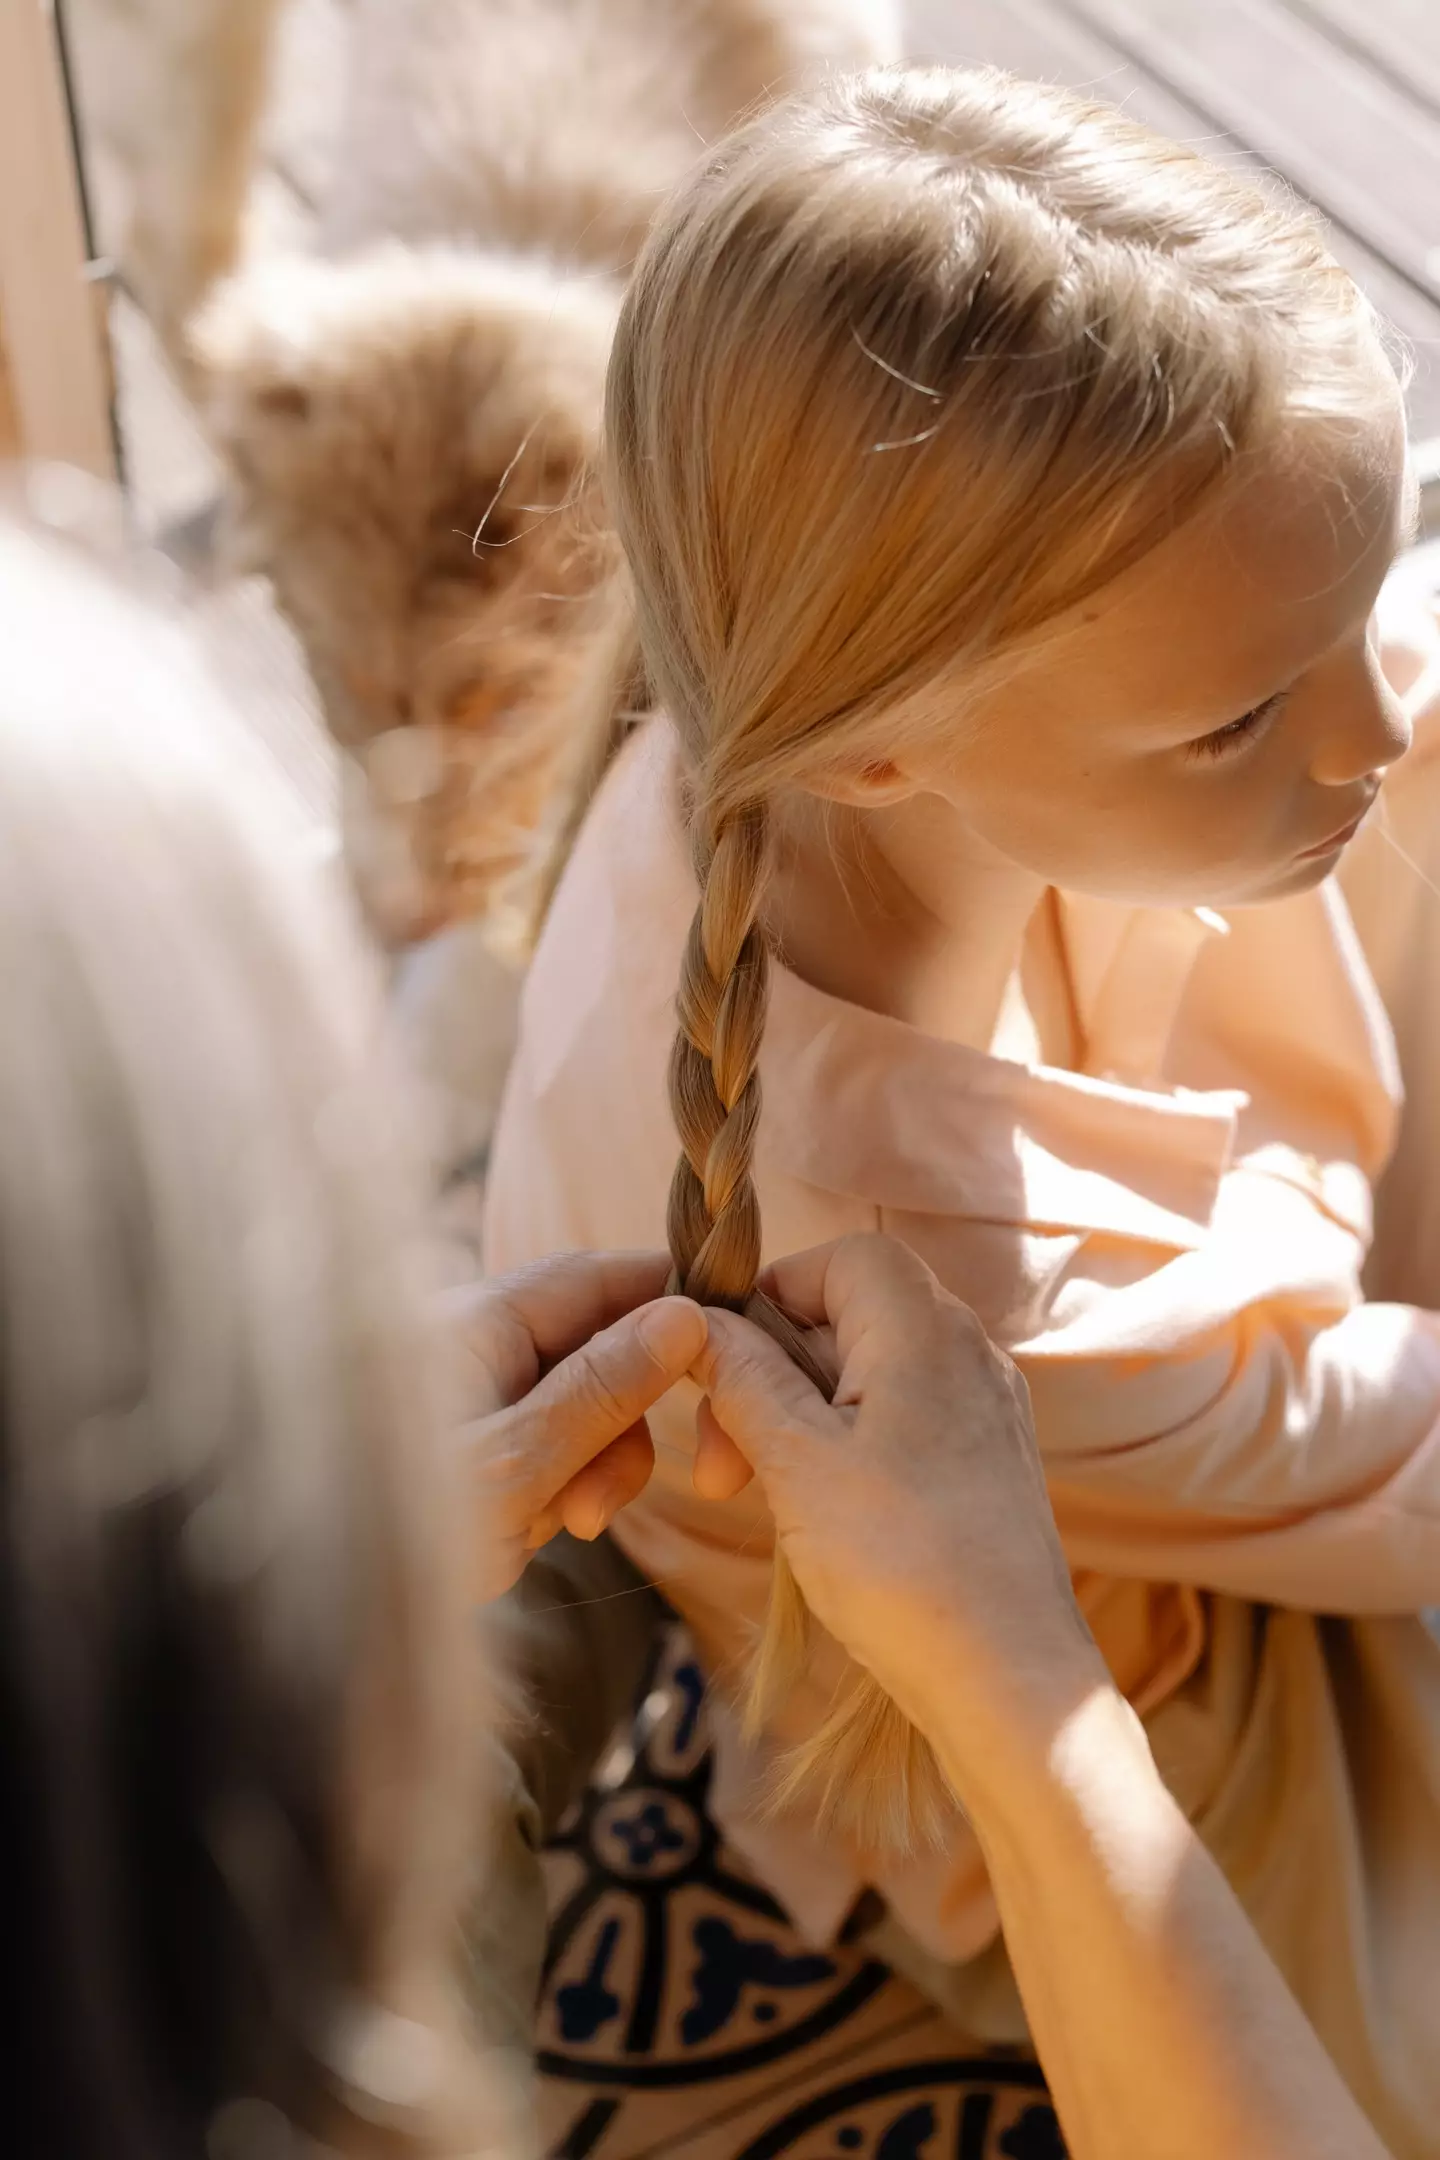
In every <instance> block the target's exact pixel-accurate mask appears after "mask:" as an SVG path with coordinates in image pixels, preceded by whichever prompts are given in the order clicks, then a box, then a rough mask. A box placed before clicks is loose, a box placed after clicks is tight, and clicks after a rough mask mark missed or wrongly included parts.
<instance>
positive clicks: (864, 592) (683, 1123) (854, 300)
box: [606, 69, 1376, 1842]
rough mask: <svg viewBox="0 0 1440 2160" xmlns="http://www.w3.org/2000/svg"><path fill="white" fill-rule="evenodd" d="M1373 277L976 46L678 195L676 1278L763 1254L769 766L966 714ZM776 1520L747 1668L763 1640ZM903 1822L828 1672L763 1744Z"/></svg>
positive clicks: (847, 97) (1330, 341)
mask: <svg viewBox="0 0 1440 2160" xmlns="http://www.w3.org/2000/svg"><path fill="white" fill-rule="evenodd" d="M1375 339H1376V325H1375V321H1374V317H1373V315H1372V313H1371V311H1370V309H1369V308H1368V306H1367V305H1366V303H1365V302H1364V301H1363V300H1362V299H1361V297H1360V296H1359V294H1358V293H1357V291H1356V289H1355V287H1354V285H1353V284H1352V282H1351V281H1350V279H1349V278H1348V277H1347V276H1346V275H1345V274H1344V273H1343V272H1342V271H1341V270H1340V269H1339V267H1338V266H1337V265H1336V264H1335V262H1334V261H1333V260H1332V258H1331V257H1330V255H1329V254H1328V253H1327V251H1326V248H1325V245H1324V242H1323V238H1322V236H1321V233H1320V231H1319V229H1318V228H1317V226H1316V224H1315V223H1314V222H1313V221H1312V220H1311V218H1309V217H1308V216H1307V215H1305V214H1304V213H1302V212H1301V211H1299V210H1298V209H1297V208H1296V207H1295V206H1294V205H1292V204H1290V203H1288V202H1286V201H1282V200H1278V199H1273V198H1271V197H1268V196H1267V195H1265V194H1262V193H1261V192H1260V190H1259V189H1257V187H1256V186H1255V185H1254V184H1253V183H1251V182H1250V181H1248V180H1244V179H1242V178H1240V177H1238V176H1236V175H1234V174H1231V173H1228V172H1225V171H1223V170H1221V169H1219V168H1216V167H1214V166H1211V165H1209V164H1207V163H1206V162H1205V161H1204V160H1203V159H1201V158H1200V157H1198V156H1196V155H1194V154H1193V153H1192V152H1190V151H1188V150H1185V149H1182V148H1180V147H1178V146H1177V145H1175V144H1173V143H1168V142H1165V141H1163V140H1161V139H1160V138H1158V137H1156V136H1154V135H1152V134H1150V133H1149V132H1147V131H1146V130H1145V129H1143V128H1141V127H1138V126H1136V125H1134V124H1132V123H1131V122H1129V121H1128V120H1126V119H1124V118H1123V117H1122V116H1121V115H1120V114H1119V113H1118V112H1117V111H1115V110H1113V109H1111V108H1110V107H1107V106H1104V105H1099V104H1092V103H1089V102H1087V101H1086V100H1084V99H1082V98H1080V97H1077V96H1073V95H1071V94H1069V93H1068V92H1066V91H1063V90H1059V89H1053V88H1048V87H1042V86H1039V85H1036V84H1029V83H1022V82H1017V81H1015V80H1013V79H1011V78H1010V77H1008V76H1005V75H1003V74H1000V73H998V72H995V71H991V70H981V71H974V72H968V71H967V72H952V71H949V70H943V69H921V70H901V69H893V70H892V69H887V70H880V71H875V72H872V73H868V74H863V75H858V76H853V77H849V78H843V79H837V80H836V81H834V82H832V83H831V84H830V85H829V86H828V87H827V88H826V89H824V90H823V91H822V92H821V93H820V94H818V95H816V96H814V97H810V98H798V99H794V100H791V101H790V102H788V103H787V104H784V105H782V106H779V107H777V108H775V109H774V110H772V111H771V112H769V113H767V114H766V115H764V116H763V117H761V118H759V119H757V120H754V121H752V122H751V123H750V124H749V125H747V126H746V127H744V128H742V129H741V130H740V131H739V132H737V133H736V134H735V135H734V136H732V137H731V138H730V139H729V141H727V142H726V143H724V144H723V145H722V146H721V147H720V148H719V149H718V150H717V151H716V152H715V153H714V154H713V155H712V156H711V157H710V158H709V159H708V160H707V161H706V162H705V163H704V165H703V166H702V167H701V168H700V170H699V171H698V172H697V174H696V175H695V177H694V179H693V180H692V181H691V182H690V183H689V184H687V185H686V186H685V187H684V188H683V189H682V190H681V191H680V193H679V194H678V196H677V197H676V198H675V199H674V200H673V201H672V202H671V204H670V205H669V207H668V209H667V211H666V212H664V213H663V214H662V216H661V218H660V220H659V223H658V225H657V227H656V229H655V230H654V232H653V233H652V236H651V238H650V240H649V242H648V244H647V246H646V248H645V250H644V252H643V254H642V256H641V258H640V261H639V263H638V265H637V268H636V272H635V276H634V280H633V283H632V285H631V288H630V291H629V294H628V296H627V298H626V300H625V303H624V306H623V309H622V311H621V315H620V320H619V326H618V330H617V335H616V339H615V345H614V349H613V353H612V358H611V364H610V372H609V381H608V392H607V412H606V432H607V451H608V488H609V502H610V507H611V510H612V512H613V515H614V518H615V521H616V524H617V527H618V530H619V533H620V537H621V540H622V542H623V544H624V547H625V551H626V554H627V557H628V560H629V564H630V569H631V574H632V578H633V583H634V591H635V600H636V607H637V611H638V623H639V631H640V638H641V644H642V649H643V654H644V660H645V666H646V669H647V674H648V677H649V680H650V683H651V685H652V688H653V691H654V694H655V697H656V700H657V702H658V703H659V704H660V705H661V706H662V707H663V708H664V710H665V711H666V712H667V713H668V714H669V716H670V718H671V719H672V720H673V722H674V724H675V726H676V728H677V729H678V731H679V735H680V739H681V742H682V745H683V747H684V750H685V753H686V757H687V763H688V769H689V776H690V801H689V818H690V827H691V835H692V847H693V854H694V862H695V870H696V875H697V878H698V880H699V885H700V899H699V905H698V907H697V909H696V913H695V918H694V922H693V924H692V927H691V932H690V937H689V942H688V944H687V946H686V950H685V956H684V962H683V966H682V970H681V979H680V988H679V999H678V1020H679V1025H678V1029H677V1033H676V1037H675V1046H674V1055H673V1060H672V1064H671V1069H670V1099H671V1104H672V1107H673V1111H674V1116H675V1122H676V1125H677V1128H678V1130H679V1134H680V1140H681V1149H682V1152H681V1156H680V1160H679V1163H678V1165H677V1168H676V1172H675V1179H674V1184H673V1187H672V1192H671V1199H670V1213H669V1233H670V1242H671V1248H672V1252H673V1255H674V1262H675V1276H676V1281H677V1284H678V1285H679V1287H681V1288H683V1289H684V1290H685V1291H687V1292H688V1293H689V1294H690V1295H691V1296H693V1297H698V1298H701V1299H705V1300H711V1301H715V1302H719V1303H723V1304H727V1305H730V1306H733V1307H736V1308H738V1309H742V1310H744V1311H746V1312H748V1313H750V1314H751V1315H752V1316H753V1317H754V1318H756V1319H757V1320H758V1321H760V1322H761V1324H762V1325H765V1326H767V1327H769V1328H771V1329H772V1330H774V1331H776V1332H780V1333H782V1334H785V1335H786V1337H787V1339H790V1340H793V1331H790V1330H788V1327H787V1325H786V1323H784V1321H783V1316H780V1315H777V1314H776V1312H775V1310H774V1308H773V1307H772V1306H771V1305H770V1304H769V1303H768V1302H767V1301H766V1300H765V1299H764V1298H763V1297H761V1296H760V1295H758V1294H757V1292H756V1288H755V1284H756V1276H757V1272H758V1270H759V1266H760V1258H761V1229H760V1213H759V1206H758V1202H757V1198H756V1190H755V1181H754V1175H753V1168H752V1162H753V1153H754V1146H755V1136H756V1128H757V1122H758V1119H759V1114H760V1090H759V1081H758V1078H757V1064H758V1059H759V1054H760V1046H761V1035H762V1030H763V1025H764V1016H765V1008H766V976H767V967H768V958H769V955H768V944H767V938H766V934H765V931H764V927H763V911H764V905H765V894H766V885H767V878H768V873H769V868H770V858H771V844H772V843H771V829H770V828H771V820H770V813H769V805H770V803H771V801H772V799H773V798H774V797H775V796H776V795H777V793H779V792H780V791H782V790H786V789H795V788H799V789H804V788H807V787H811V788H814V787H820V788H823V787H824V785H825V782H826V780H827V778H828V777H830V776H832V775H834V774H835V773H836V771H837V769H838V768H839V767H840V766H841V765H842V761H844V760H846V759H848V760H850V761H851V763H852V766H853V764H854V762H856V761H857V760H863V759H864V757H865V756H866V755H867V754H868V755H870V756H872V757H874V758H877V759H878V758H881V757H888V756H891V755H892V754H893V750H894V746H895V745H896V743H897V742H898V741H900V740H903V739H905V738H906V736H907V735H908V736H909V737H911V738H913V736H914V735H915V734H916V733H917V732H918V731H919V730H921V729H929V730H932V731H933V730H934V729H935V727H936V726H937V725H938V724H940V723H939V719H938V715H939V714H941V713H944V714H945V715H946V720H945V723H944V724H947V725H950V726H954V725H956V724H963V718H964V713H965V708H966V700H967V698H970V697H973V696H974V695H975V693H976V692H977V690H979V689H980V688H981V687H983V685H984V684H985V682H986V681H987V679H988V678H989V676H990V675H991V674H992V672H993V671H994V670H996V669H998V668H1001V667H1004V666H1005V665H1006V664H1007V662H1012V663H1013V660H1014V657H1015V656H1016V655H1017V654H1018V653H1020V652H1022V651H1023V650H1024V649H1025V648H1026V647H1027V646H1029V645H1032V644H1033V643H1034V641H1035V640H1037V639H1038V638H1039V637H1041V636H1042V635H1043V633H1044V630H1045V626H1046V625H1047V623H1049V622H1051V621H1052V620H1053V619H1054V618H1055V617H1056V616H1058V615H1059V614H1060V613H1061V612H1062V611H1063V610H1065V609H1067V608H1069V607H1072V606H1073V605H1074V604H1076V603H1077V602H1078V601H1079V600H1081V599H1082V598H1084V597H1085V596H1086V595H1088V594H1090V593H1093V592H1095V591H1097V590H1098V589H1099V588H1100V587H1102V586H1103V585H1105V584H1106V583H1107V582H1108V581H1109V580H1111V579H1112V578H1114V577H1115V576H1116V574H1117V573H1118V572H1119V571H1120V570H1121V569H1122V568H1123V567H1124V566H1125V565H1126V564H1127V563H1128V562H1131V561H1134V560H1136V559H1138V558H1139V556H1140V555H1142V554H1143V553H1144V552H1145V551H1146V550H1147V549H1149V548H1150V547H1151V546H1153V545H1154V543H1155V542H1156V540H1157V539H1158V538H1159V537H1160V536H1161V534H1162V533H1164V532H1165V531H1167V530H1171V529H1173V527H1174V526H1175V524H1176V523H1177V522H1178V521H1180V520H1181V519H1182V518H1184V517H1185V516H1187V515H1189V514H1191V513H1192V512H1193V510H1194V509H1195V508H1196V507H1197V506H1198V505H1199V503H1200V502H1201V500H1202V499H1203V498H1205V497H1206V496H1207V495H1208V494H1210V493H1211V492H1212V491H1213V490H1214V489H1215V488H1216V487H1217V486H1218V485H1219V484H1220V483H1221V482H1222V481H1223V479H1224V477H1225V475H1226V474H1227V472H1229V471H1230V470H1231V468H1232V467H1233V465H1234V463H1235V461H1236V460H1237V459H1238V458H1240V457H1241V456H1242V455H1244V454H1245V453H1246V452H1247V451H1248V450H1250V449H1252V448H1253V447H1255V446H1257V445H1262V444H1264V443H1266V442H1267V441H1270V440H1273V439H1274V438H1275V435H1276V431H1277V429H1278V428H1279V427H1280V426H1281V425H1282V423H1283V421H1284V420H1285V418H1286V416H1287V415H1291V414H1297V413H1314V414H1318V415H1334V416H1347V415H1352V414H1353V415H1354V416H1356V417H1361V416H1363V414H1364V413H1365V412H1367V411H1368V410H1369V408H1370V406H1371V405H1372V404H1373V401H1374V388H1373V385H1374V380H1375V371H1374V367H1373V364H1372V365H1371V366H1369V367H1368V368H1367V367H1366V365H1364V361H1365V356H1366V354H1367V352H1369V353H1371V354H1373V352H1374V351H1375ZM802 1617H803V1616H802V1613H801V1608H800V1605H799V1600H798V1593H797V1592H796V1591H795V1589H794V1585H793V1583H792V1582H791V1581H790V1579H789V1577H788V1572H787V1571H786V1570H785V1568H784V1566H783V1561H782V1560H781V1559H780V1557H779V1556H778V1555H777V1569H776V1582H775V1592H774V1596H773V1598H772V1610H771V1616H770V1619H769V1621H768V1623H767V1631H766V1638H765V1643H764V1645H763V1646H762V1651H761V1656H760V1661H759V1668H758V1683H757V1685H756V1686H755V1687H754V1689H753V1691H752V1701H751V1712H752V1717H753V1718H755V1719H763V1718H764V1717H765V1716H767V1715H768V1712H769V1709H770V1707H771V1706H772V1705H773V1703H774V1701H775V1700H776V1698H777V1696H778V1694H779V1693H780V1692H781V1691H782V1690H783V1689H784V1688H785V1687H787V1686H788V1685H789V1684H790V1682H791V1680H792V1679H793V1677H794V1673H795V1665H796V1660H797V1658H798V1657H799V1656H800V1654H801V1648H802V1644H803V1629H802V1626H801V1620H802ZM822 1766H823V1769H824V1773H825V1785H826V1794H827V1797H826V1799H825V1802H824V1804H825V1805H826V1807H828V1808H829V1809H831V1810H832V1811H833V1812H834V1813H836V1814H839V1815H842V1816H844V1817H846V1818H847V1819H848V1820H849V1822H850V1824H851V1825H852V1827H855V1828H857V1829H859V1830H860V1831H861V1832H862V1833H863V1834H865V1835H866V1836H868V1837H877V1838H885V1839H888V1840H897V1841H901V1842H903V1841H904V1840H905V1839H906V1837H908V1835H909V1834H911V1831H912V1830H913V1828H914V1826H915V1825H916V1824H918V1823H921V1822H923V1821H924V1820H925V1819H926V1818H927V1817H928V1818H929V1819H930V1821H931V1822H932V1823H938V1821H939V1820H940V1819H941V1816H942V1813H943V1812H944V1811H945V1810H946V1809H948V1805H949V1803H948V1801H947V1800H946V1799H945V1796H944V1795H943V1793H942V1789H941V1786H940V1782H939V1777H938V1772H936V1771H935V1770H934V1766H933V1763H931V1762H930V1760H929V1758H928V1756H927V1754H926V1751H925V1750H924V1749H923V1748H922V1746H921V1744H920V1743H919V1742H918V1741H917V1739H916V1737H915V1736H914V1735H913V1733H911V1732H910V1731H909V1729H908V1728H907V1727H906V1726H905V1724H904V1721H903V1720H902V1719H901V1718H900V1716H899V1713H898V1712H897V1711H895V1710H894V1708H893V1706H890V1705H889V1704H887V1703H884V1702H883V1701H882V1700H880V1699H879V1698H878V1695H877V1691H876V1690H875V1689H874V1686H873V1684H872V1683H870V1682H868V1681H864V1682H862V1681H860V1680H859V1679H858V1676H857V1678H856V1683H855V1685H854V1686H853V1687H852V1688H851V1689H850V1691H849V1692H848V1693H847V1694H845V1695H844V1696H843V1697H842V1699H841V1700H840V1701H839V1702H838V1703H837V1706H836V1708H835V1711H834V1713H833V1715H832V1717H831V1719H830V1721H829V1723H828V1725H827V1726H826V1728H825V1729H824V1730H823V1731H822V1732H821V1733H820V1734H819V1735H818V1736H817V1738H816V1739H815V1740H814V1741H813V1742H811V1743H810V1744H809V1745H808V1746H807V1748H806V1749H805V1750H804V1751H803V1753H802V1754H800V1755H799V1756H797V1757H796V1758H794V1759H793V1761H792V1765H791V1771H790V1774H789V1776H788V1778H787V1779H786V1780H785V1781H784V1786H783V1790H784V1791H786V1792H788V1791H790V1790H792V1789H793V1787H794V1785H795V1783H796V1781H797V1780H798V1779H799V1778H802V1777H808V1776H809V1775H810V1773H811V1772H812V1771H818V1770H819V1769H820V1768H821V1767H822Z"/></svg>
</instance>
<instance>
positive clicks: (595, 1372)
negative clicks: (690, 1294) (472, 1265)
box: [461, 1253, 706, 1597]
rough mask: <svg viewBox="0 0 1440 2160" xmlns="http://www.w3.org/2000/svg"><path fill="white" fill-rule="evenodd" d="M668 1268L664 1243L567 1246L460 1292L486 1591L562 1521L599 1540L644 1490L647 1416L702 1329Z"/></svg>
mask: <svg viewBox="0 0 1440 2160" xmlns="http://www.w3.org/2000/svg"><path fill="white" fill-rule="evenodd" d="M669 1266H670V1263H669V1261H668V1260H667V1259H666V1258H665V1257H664V1255H663V1254H660V1253H573V1254H568V1255H565V1256H562V1257H561V1258H559V1259H555V1260H545V1261H541V1262H540V1263H539V1264H538V1265H537V1266H535V1267H531V1268H526V1269H525V1270H523V1271H522V1272H521V1273H519V1274H516V1275H511V1276H507V1277H505V1278H504V1279H503V1280H500V1281H496V1282H491V1283H482V1284H480V1285H479V1286H478V1287H477V1288H475V1289H473V1290H468V1291H466V1292H465V1293H464V1309H463V1312H462V1315H461V1319H462V1333H463V1337H464V1341H465V1345H466V1349H467V1351H468V1353H469V1357H470V1360H471V1365H472V1371H471V1376H470V1402H471V1405H472V1407H473V1408H474V1409H476V1410H478V1411H479V1412H480V1415H479V1417H478V1419H477V1421H476V1422H475V1423H474V1424H473V1425H471V1426H470V1427H468V1428H467V1431H466V1434H465V1440H466V1442H467V1444H468V1446H469V1449H470V1451H471V1453H472V1455H473V1459H474V1463H475V1469H476V1474H477V1476H478V1478H479V1480H480V1483H481V1487H482V1501H483V1513H484V1524H485V1531H486V1535H487V1537H488V1539H489V1552H488V1554H487V1564H486V1565H485V1567H484V1568H483V1570H482V1576H481V1581H480V1583H479V1590H480V1593H481V1595H482V1596H486V1597H497V1596H499V1594H500V1593H501V1592H502V1591H504V1590H507V1589H508V1588H509V1587H510V1585H511V1584H512V1583H513V1582H514V1581H515V1580H516V1579H517V1578H518V1577H519V1575H520V1574H521V1573H522V1572H523V1570H524V1566H525V1561H526V1558H527V1556H528V1555H529V1553H531V1552H533V1551H534V1550H535V1548H536V1547H537V1546H540V1545H543V1544H545V1543H546V1542H547V1541H548V1540H549V1539H550V1538H552V1537H554V1536H555V1534H556V1532H557V1531H559V1530H561V1529H565V1530H568V1531H569V1532H570V1534H571V1536H572V1537H578V1538H594V1537H598V1536H599V1535H600V1533H601V1531H602V1530H604V1529H605V1528H607V1526H608V1525H609V1523H610V1522H611V1521H612V1520H613V1519H614V1517H615V1516H616V1515H617V1514H618V1513H619V1512H620V1510H621V1508H623V1507H625V1506H627V1505H628V1504H629V1502H630V1501H631V1500H633V1499H634V1498H635V1496H636V1494H637V1493H639V1492H640V1491H641V1489H642V1488H643V1487H644V1485H645V1482H646V1480H647V1479H648V1478H649V1475H650V1472H651V1470H652V1468H653V1467H654V1462H655V1451H654V1448H653V1447H652V1445H651V1441H650V1433H649V1429H648V1427H647V1426H646V1423H645V1413H646V1411H647V1410H649V1409H651V1408H653V1406H654V1405H655V1404H656V1403H657V1402H658V1401H659V1400H660V1397H661V1396H662V1395H664V1394H665V1393H666V1392H667V1391H668V1390H669V1389H670V1388H672V1387H673V1386H674V1385H675V1383H676V1381H677V1380H681V1379H683V1378H684V1377H685V1374H686V1372H687V1370H688V1368H689V1367H690V1365H691V1364H692V1363H693V1361H694V1360H695V1358H696V1357H697V1356H698V1355H699V1354H700V1351H701V1350H702V1348H703V1346H704V1343H705V1337H706V1327H705V1315H704V1314H703V1313H702V1312H701V1310H700V1308H699V1306H698V1305H695V1304H693V1303H692V1302H691V1301H690V1300H689V1299H687V1298H669V1297H663V1296H662V1295H661V1292H662V1291H663V1290H664V1287H665V1281H666V1278H667V1276H668V1274H669Z"/></svg>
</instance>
